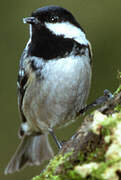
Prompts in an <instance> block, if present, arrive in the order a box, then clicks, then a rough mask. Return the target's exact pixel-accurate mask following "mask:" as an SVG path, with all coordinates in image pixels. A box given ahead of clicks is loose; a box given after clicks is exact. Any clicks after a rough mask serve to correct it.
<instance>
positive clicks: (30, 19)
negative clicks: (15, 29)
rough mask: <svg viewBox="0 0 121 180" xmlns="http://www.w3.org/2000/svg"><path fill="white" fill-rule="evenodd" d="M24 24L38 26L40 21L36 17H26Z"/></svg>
mask: <svg viewBox="0 0 121 180" xmlns="http://www.w3.org/2000/svg"><path fill="white" fill-rule="evenodd" d="M23 23H24V24H38V23H39V20H38V19H37V18H35V17H26V18H23Z"/></svg>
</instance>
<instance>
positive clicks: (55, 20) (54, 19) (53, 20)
mask: <svg viewBox="0 0 121 180" xmlns="http://www.w3.org/2000/svg"><path fill="white" fill-rule="evenodd" d="M50 20H51V22H53V23H54V22H57V21H58V17H57V16H52V17H51V18H50Z"/></svg>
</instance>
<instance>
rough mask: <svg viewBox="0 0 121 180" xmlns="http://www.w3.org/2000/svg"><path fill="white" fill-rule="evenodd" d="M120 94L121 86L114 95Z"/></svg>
mask: <svg viewBox="0 0 121 180" xmlns="http://www.w3.org/2000/svg"><path fill="white" fill-rule="evenodd" d="M119 92H121V85H120V86H119V87H118V89H117V90H116V91H115V92H114V95H116V94H118V93H119Z"/></svg>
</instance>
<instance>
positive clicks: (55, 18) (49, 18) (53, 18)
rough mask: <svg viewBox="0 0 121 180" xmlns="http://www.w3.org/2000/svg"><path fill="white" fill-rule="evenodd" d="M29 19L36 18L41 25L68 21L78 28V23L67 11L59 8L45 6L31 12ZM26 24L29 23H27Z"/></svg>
mask: <svg viewBox="0 0 121 180" xmlns="http://www.w3.org/2000/svg"><path fill="white" fill-rule="evenodd" d="M31 17H35V18H37V19H38V20H39V21H40V22H41V23H44V22H50V23H55V22H67V21H69V22H70V23H72V24H74V25H75V26H77V27H80V25H79V23H78V22H77V21H76V19H75V18H74V16H73V15H72V14H71V13H70V12H69V11H68V10H66V9H65V8H62V7H60V6H45V7H42V8H38V9H36V10H35V11H33V12H32V14H31ZM32 20H33V19H32ZM32 22H33V21H32ZM27 23H30V22H29V21H28V22H27Z"/></svg>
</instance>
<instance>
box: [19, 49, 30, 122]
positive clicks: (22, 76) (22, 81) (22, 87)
mask: <svg viewBox="0 0 121 180" xmlns="http://www.w3.org/2000/svg"><path fill="white" fill-rule="evenodd" d="M25 58H26V51H25V50H24V51H23V53H22V56H21V59H20V65H19V73H18V80H17V92H18V107H19V111H20V114H21V118H22V121H23V122H26V118H25V116H24V113H23V111H22V102H23V97H24V94H25V91H26V83H27V80H28V75H27V74H26V72H25V69H24V66H23V62H24V60H25Z"/></svg>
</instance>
